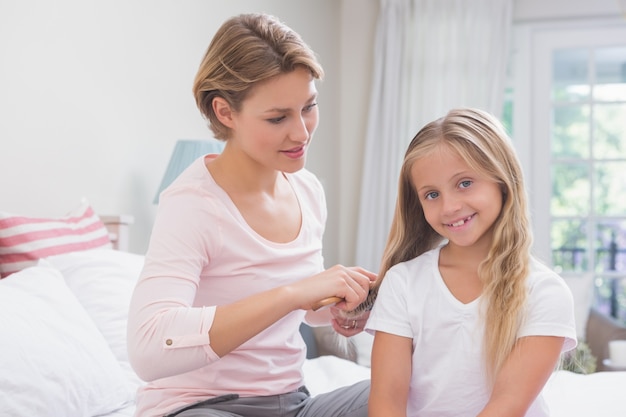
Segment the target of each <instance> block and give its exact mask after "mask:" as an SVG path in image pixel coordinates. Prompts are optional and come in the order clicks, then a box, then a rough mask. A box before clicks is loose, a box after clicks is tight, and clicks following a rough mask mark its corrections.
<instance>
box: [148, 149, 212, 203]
mask: <svg viewBox="0 0 626 417" xmlns="http://www.w3.org/2000/svg"><path fill="white" fill-rule="evenodd" d="M223 149H224V142H221V141H218V140H216V139H204V140H192V139H181V140H179V141H177V142H176V145H175V146H174V152H172V156H171V157H170V162H169V163H168V164H167V169H166V170H165V175H163V179H162V180H161V185H160V186H159V189H158V190H157V193H156V195H155V196H154V201H153V203H154V204H157V203H158V202H159V195H160V194H161V191H163V190H164V189H166V188H167V187H168V186H169V185H170V184H171V183H172V181H174V180H175V179H176V177H178V175H180V173H181V172H183V171H184V170H185V168H187V167H188V166H189V165H190V164H191V163H192V162H193V161H195V160H196V159H197V158H199V157H200V156H202V155H206V154H208V153H220V152H222V150H223Z"/></svg>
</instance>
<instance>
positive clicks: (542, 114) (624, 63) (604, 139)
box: [514, 21, 626, 322]
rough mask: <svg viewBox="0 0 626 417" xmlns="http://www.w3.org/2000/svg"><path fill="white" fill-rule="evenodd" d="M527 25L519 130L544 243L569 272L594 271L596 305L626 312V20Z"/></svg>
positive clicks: (543, 251) (539, 248)
mask: <svg viewBox="0 0 626 417" xmlns="http://www.w3.org/2000/svg"><path fill="white" fill-rule="evenodd" d="M525 30H526V33H525V37H524V39H526V40H527V45H526V46H527V49H526V54H524V53H523V52H521V54H522V55H523V56H525V58H526V59H527V60H528V62H529V63H530V68H528V71H527V72H526V73H525V75H523V76H522V78H521V80H522V83H521V84H520V78H518V79H517V81H516V83H515V87H516V88H515V90H516V91H515V92H516V99H515V100H516V101H515V102H516V106H515V108H516V112H517V111H518V109H517V108H518V107H519V104H520V102H518V101H517V99H518V98H519V97H520V94H518V91H519V88H520V86H524V82H526V83H527V84H526V85H527V86H528V89H527V91H528V93H527V94H524V93H522V94H521V98H522V99H521V103H522V104H523V103H528V105H527V106H525V107H524V109H525V111H526V113H527V114H526V115H523V114H522V116H518V117H519V118H520V119H522V123H520V120H516V121H515V127H516V132H515V133H514V139H515V140H516V141H519V142H521V143H520V146H521V148H522V150H523V152H522V155H525V156H526V160H525V161H523V162H525V164H524V165H525V169H526V171H527V174H528V175H527V177H529V186H530V190H529V193H530V198H531V207H532V215H533V225H534V229H535V240H536V245H535V251H536V252H537V254H538V255H539V256H540V257H541V258H542V259H543V260H544V261H548V262H550V263H551V265H552V267H553V268H554V269H555V270H556V271H557V272H559V274H560V275H561V276H563V277H564V278H566V279H585V278H588V279H589V278H590V281H591V282H593V288H594V292H595V294H594V301H593V303H594V305H595V306H596V307H597V308H598V309H600V310H601V311H603V312H604V313H606V314H610V315H612V316H614V317H617V318H619V319H620V320H621V321H624V322H626V22H624V21H619V22H610V24H607V23H606V22H605V23H600V24H598V25H596V24H590V23H587V24H584V23H583V24H578V25H574V24H571V23H570V24H567V25H562V26H561V27H554V26H553V27H550V26H549V25H543V26H542V27H535V28H526V29H525ZM519 59H520V57H518V61H517V62H520V61H519ZM522 72H523V71H522ZM524 76H525V77H526V78H523V77H524ZM524 109H522V110H521V111H522V112H523V111H524ZM516 114H518V115H519V113H516ZM516 119H517V118H516ZM520 125H526V126H529V127H528V128H527V130H526V131H523V132H522V133H525V134H527V135H528V138H529V139H527V140H526V141H523V140H522V139H521V138H520V131H519V130H520Z"/></svg>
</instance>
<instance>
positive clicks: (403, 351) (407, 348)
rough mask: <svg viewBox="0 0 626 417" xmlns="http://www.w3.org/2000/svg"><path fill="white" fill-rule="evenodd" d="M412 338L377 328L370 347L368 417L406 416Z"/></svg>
mask: <svg viewBox="0 0 626 417" xmlns="http://www.w3.org/2000/svg"><path fill="white" fill-rule="evenodd" d="M412 350H413V343H412V340H411V339H409V338H407V337H403V336H396V335H393V334H390V333H385V332H380V331H377V332H376V335H375V336H374V345H373V347H372V378H371V388H370V396H369V406H368V407H369V408H368V412H369V416H370V417H406V406H407V399H408V395H409V383H410V380H411V369H412V363H411V359H412V355H411V353H412Z"/></svg>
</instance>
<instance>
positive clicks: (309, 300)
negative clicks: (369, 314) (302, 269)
mask: <svg viewBox="0 0 626 417" xmlns="http://www.w3.org/2000/svg"><path fill="white" fill-rule="evenodd" d="M376 278H377V275H376V274H375V273H373V272H370V271H368V270H366V269H363V268H361V267H358V266H352V267H346V266H343V265H335V266H333V267H331V268H328V269H327V270H325V271H323V272H320V273H319V274H316V275H314V276H312V277H309V278H305V279H303V280H300V281H298V282H296V283H294V284H292V285H293V287H294V289H295V290H296V291H297V297H298V299H300V300H301V301H300V308H301V309H303V310H311V309H314V308H316V307H319V305H320V301H322V300H325V299H329V298H331V297H337V299H339V300H340V301H338V302H337V303H336V304H335V307H336V308H339V309H342V310H352V309H355V308H356V307H357V306H358V305H359V304H361V303H362V302H363V301H364V300H365V298H366V297H367V295H368V293H369V289H370V286H371V285H372V283H374V282H375V281H376Z"/></svg>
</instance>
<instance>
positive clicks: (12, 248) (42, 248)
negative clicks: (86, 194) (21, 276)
mask: <svg viewBox="0 0 626 417" xmlns="http://www.w3.org/2000/svg"><path fill="white" fill-rule="evenodd" d="M111 247H112V245H111V241H110V239H109V234H108V231H107V229H106V227H105V226H104V223H102V221H101V220H100V217H98V215H97V214H96V213H95V212H94V211H93V209H92V208H91V206H90V205H89V204H88V203H87V202H86V201H83V202H82V203H81V205H80V206H79V207H78V208H77V209H75V210H74V211H72V212H70V213H69V214H67V215H66V216H64V217H59V218H37V217H26V216H18V215H15V214H11V213H3V212H0V278H5V277H7V276H8V275H10V274H12V273H13V272H17V271H20V270H22V269H24V268H26V267H29V266H33V265H35V264H36V263H37V261H38V260H39V259H40V258H45V257H46V256H51V255H59V254H62V253H69V252H76V251H81V250H85V249H95V248H111Z"/></svg>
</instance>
